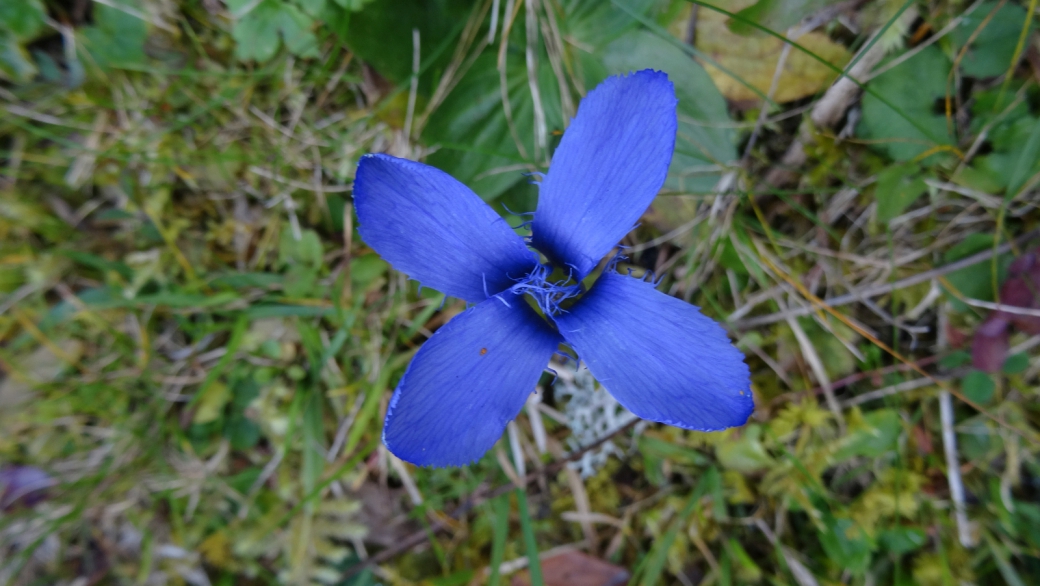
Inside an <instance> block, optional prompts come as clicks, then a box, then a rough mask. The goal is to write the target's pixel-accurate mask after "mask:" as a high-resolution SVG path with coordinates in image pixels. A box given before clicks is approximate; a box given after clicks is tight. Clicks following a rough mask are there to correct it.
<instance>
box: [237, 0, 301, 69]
mask: <svg viewBox="0 0 1040 586" xmlns="http://www.w3.org/2000/svg"><path fill="white" fill-rule="evenodd" d="M249 4H250V0H227V5H228V8H229V9H231V12H232V13H237V11H239V10H244V9H246V8H248V5H249ZM313 26H314V21H313V20H312V19H311V17H309V16H307V14H305V13H304V12H303V11H301V10H300V9H299V8H297V7H296V6H293V5H292V4H287V3H285V2H283V1H282V0H261V2H260V3H259V4H257V5H256V6H255V7H254V8H253V9H252V10H250V11H248V12H247V13H246V14H244V15H242V17H241V18H239V19H238V20H237V21H236V22H235V25H234V27H233V28H232V29H231V36H232V37H233V38H234V39H235V43H236V45H235V57H237V58H238V59H239V60H241V61H256V62H257V63H264V62H266V61H269V60H270V59H271V58H272V57H274V55H275V53H277V52H278V47H279V46H280V45H281V43H283V42H284V43H285V48H286V49H288V50H289V52H290V53H292V54H294V55H299V56H301V57H317V56H318V40H317V38H315V36H314V33H313V32H311V28H312V27H313Z"/></svg>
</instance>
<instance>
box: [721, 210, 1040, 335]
mask: <svg viewBox="0 0 1040 586" xmlns="http://www.w3.org/2000/svg"><path fill="white" fill-rule="evenodd" d="M1038 235H1040V229H1038V230H1031V231H1029V232H1026V233H1025V234H1023V235H1021V236H1019V237H1018V238H1016V239H1015V240H1013V241H1012V242H1006V243H1004V244H1001V245H1000V246H998V247H996V248H995V249H989V250H984V251H982V252H979V253H977V254H973V255H971V256H969V257H966V258H962V259H961V260H958V261H956V262H952V263H950V264H948V265H944V266H941V267H938V268H934V269H932V270H930V271H925V272H923V273H918V274H916V275H912V276H909V277H906V278H905V279H900V280H898V281H895V282H892V283H882V284H880V285H874V286H872V287H867V288H865V289H862V290H860V291H857V292H856V293H847V294H845V295H839V296H837V297H832V298H830V299H823V300H822V302H823V304H824V305H826V306H827V307H838V306H839V305H847V304H849V303H852V302H854V301H858V300H859V299H860V298H863V297H877V296H878V295H885V294H886V293H891V292H893V291H898V290H899V289H903V288H905V287H911V286H913V285H917V284H918V283H924V282H926V281H930V280H932V279H934V278H936V277H939V276H942V275H946V274H948V273H952V272H954V271H957V270H960V269H963V268H965V267H969V266H971V265H973V264H976V263H979V262H982V261H984V260H987V259H989V258H991V257H992V256H994V255H995V254H997V255H1000V254H1004V253H1005V252H1008V251H1009V250H1011V248H1012V247H1013V246H1021V245H1022V244H1023V243H1025V242H1028V241H1029V240H1031V239H1033V238H1036V237H1037V236H1038ZM816 310H817V308H816V307H815V306H812V305H806V306H802V307H793V308H791V309H788V310H785V311H778V312H776V313H771V314H769V315H763V316H759V317H752V318H749V319H745V320H740V321H737V322H734V323H732V324H730V327H732V328H734V329H738V330H747V329H751V328H756V327H759V326H764V325H768V324H772V323H776V322H778V321H784V320H786V319H787V318H788V317H789V316H790V317H800V316H803V315H809V314H810V313H813V312H814V311H816Z"/></svg>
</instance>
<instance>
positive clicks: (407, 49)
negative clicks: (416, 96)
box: [324, 0, 522, 94]
mask: <svg viewBox="0 0 1040 586" xmlns="http://www.w3.org/2000/svg"><path fill="white" fill-rule="evenodd" d="M472 8H473V5H472V3H471V2H464V1H463V0H394V1H393V2H371V0H335V4H329V5H328V8H327V10H326V16H325V18H324V21H325V24H327V25H328V26H329V28H330V29H331V30H332V31H333V32H335V33H336V35H337V36H339V38H340V39H342V41H343V43H344V44H346V46H347V47H348V48H349V49H350V50H351V51H352V52H353V53H354V54H355V55H357V56H358V58H359V59H361V60H362V61H364V62H365V63H367V64H368V65H370V66H372V67H373V68H374V69H375V70H376V71H378V72H379V74H380V75H382V76H383V77H385V78H387V79H389V80H390V81H391V82H393V83H395V84H401V83H405V82H407V81H408V80H409V79H410V78H411V76H412V54H413V50H414V49H413V46H412V30H414V29H418V31H419V43H420V49H419V54H420V58H421V59H422V60H423V62H424V63H426V62H428V61H429V59H430V57H431V55H433V51H434V48H435V47H437V46H438V45H439V44H440V43H442V42H444V41H448V42H451V41H453V40H454V36H455V35H454V34H453V33H455V31H456V30H461V26H460V25H462V24H463V23H465V22H466V19H467V18H468V17H469V13H470V10H472ZM521 28H522V26H521ZM456 34H457V33H456ZM451 44H452V45H453V43H451ZM450 58H451V51H444V52H443V53H442V54H441V55H440V56H439V58H438V59H436V60H435V61H434V62H432V63H431V67H430V68H429V73H428V74H427V75H424V76H421V78H420V80H421V83H420V87H419V91H420V93H422V94H428V93H429V91H430V90H431V88H432V87H433V85H434V83H435V82H436V79H437V78H438V77H439V74H440V73H441V72H443V70H444V66H445V65H446V64H447V62H448V60H449V59H450ZM435 72H436V75H435Z"/></svg>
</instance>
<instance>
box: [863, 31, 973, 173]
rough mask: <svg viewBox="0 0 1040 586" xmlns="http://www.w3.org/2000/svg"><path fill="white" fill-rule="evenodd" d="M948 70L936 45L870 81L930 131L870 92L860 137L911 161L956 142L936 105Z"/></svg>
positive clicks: (866, 97) (876, 89)
mask: <svg viewBox="0 0 1040 586" xmlns="http://www.w3.org/2000/svg"><path fill="white" fill-rule="evenodd" d="M949 72H950V62H949V60H947V59H946V56H945V55H943V54H942V52H941V51H940V50H939V49H938V48H937V47H935V46H931V47H928V48H926V49H924V50H922V51H920V52H919V53H917V54H916V55H914V56H913V57H911V58H910V59H908V60H907V61H906V62H904V63H902V64H901V65H899V66H898V67H895V68H893V69H890V70H889V71H886V72H885V73H883V74H881V75H879V76H878V77H877V78H875V79H873V80H871V81H870V87H871V88H872V89H873V90H874V91H875V92H877V93H878V94H879V95H881V96H884V97H885V99H887V100H888V101H889V102H890V103H891V104H892V105H893V106H895V107H896V108H899V109H900V110H902V111H903V113H905V114H906V116H908V117H910V118H912V119H914V120H916V121H917V123H918V125H919V126H921V128H923V129H924V130H925V132H922V131H921V130H920V129H918V128H916V127H915V126H913V125H911V124H908V123H907V121H906V118H904V117H903V116H901V115H900V114H899V113H898V112H896V111H895V110H893V109H892V108H890V107H889V106H888V105H886V104H884V103H883V102H882V101H881V100H879V99H877V98H876V97H874V96H872V95H870V94H867V95H864V96H863V118H862V120H861V121H860V123H859V126H858V130H859V133H860V136H862V137H863V138H865V139H868V140H871V141H877V143H876V144H875V148H877V149H878V150H881V151H883V152H885V153H886V154H887V155H888V156H889V157H891V158H892V159H893V160H896V161H909V160H911V159H913V158H914V157H917V156H918V155H920V154H921V153H924V152H925V151H927V150H928V149H930V148H932V147H934V146H937V145H949V144H952V142H953V141H952V139H951V138H950V135H949V131H948V130H947V127H946V118H945V117H944V116H943V115H942V114H937V113H936V111H935V101H936V100H937V99H939V98H941V97H942V96H943V95H945V93H946V77H947V75H948V74H949Z"/></svg>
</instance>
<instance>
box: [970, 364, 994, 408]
mask: <svg viewBox="0 0 1040 586" xmlns="http://www.w3.org/2000/svg"><path fill="white" fill-rule="evenodd" d="M995 389H996V385H995V384H994V383H993V377H991V376H990V375H988V374H986V373H985V372H982V371H981V370H972V371H971V372H969V373H968V374H966V375H964V379H963V380H961V392H962V393H964V396H965V397H967V398H969V399H971V400H972V401H974V402H975V403H978V404H980V405H985V404H986V403H989V402H990V401H992V400H993V391H994V390H995Z"/></svg>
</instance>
